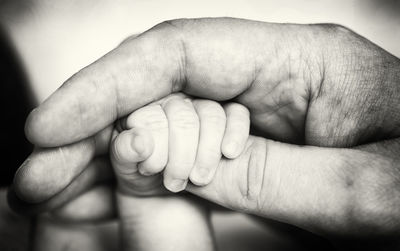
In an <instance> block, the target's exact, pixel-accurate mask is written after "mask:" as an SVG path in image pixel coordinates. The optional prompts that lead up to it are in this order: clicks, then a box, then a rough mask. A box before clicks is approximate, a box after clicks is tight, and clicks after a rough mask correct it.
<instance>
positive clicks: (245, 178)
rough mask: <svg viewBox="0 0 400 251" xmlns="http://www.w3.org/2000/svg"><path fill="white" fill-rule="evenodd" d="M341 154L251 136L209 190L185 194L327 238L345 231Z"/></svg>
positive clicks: (195, 189)
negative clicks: (328, 235) (338, 231)
mask: <svg viewBox="0 0 400 251" xmlns="http://www.w3.org/2000/svg"><path fill="white" fill-rule="evenodd" d="M342 154H343V153H342V151H340V150H337V149H330V148H320V147H312V146H297V145H291V144H285V143H280V142H276V141H272V140H266V139H264V138H260V137H255V136H250V137H249V139H248V142H247V145H246V148H245V150H244V151H243V153H242V154H241V156H239V157H238V158H236V159H232V160H230V159H221V161H220V163H219V166H218V169H217V172H216V174H215V176H214V178H213V180H212V181H211V183H210V184H208V185H206V186H203V187H198V186H195V185H193V184H190V185H189V186H188V187H187V191H189V192H190V193H193V194H195V195H197V196H199V197H202V198H204V199H207V200H210V201H212V202H214V203H217V204H219V205H222V206H225V207H227V208H230V209H233V210H236V211H241V212H246V213H250V214H254V215H258V216H262V217H265V218H270V219H274V220H278V221H281V222H285V223H289V224H292V225H296V226H298V227H301V228H304V229H307V230H310V231H312V232H316V233H320V234H327V233H328V232H332V230H335V231H336V230H338V229H341V228H344V227H346V225H345V224H344V222H346V214H345V213H346V212H348V210H347V209H348V207H347V206H348V205H349V201H351V193H349V190H346V187H345V185H344V184H345V183H346V182H345V179H346V174H345V173H343V170H345V168H343V163H344V161H343V156H342Z"/></svg>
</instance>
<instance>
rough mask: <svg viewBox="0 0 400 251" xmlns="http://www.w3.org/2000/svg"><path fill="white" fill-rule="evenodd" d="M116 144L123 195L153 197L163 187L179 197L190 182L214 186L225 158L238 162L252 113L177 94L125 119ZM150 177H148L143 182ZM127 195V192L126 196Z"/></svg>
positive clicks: (113, 158) (113, 156)
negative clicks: (213, 183) (213, 181)
mask: <svg viewBox="0 0 400 251" xmlns="http://www.w3.org/2000/svg"><path fill="white" fill-rule="evenodd" d="M117 127H119V131H120V133H118V131H117V130H115V132H114V135H113V141H112V143H111V149H110V154H111V162H112V164H113V167H114V170H115V173H116V175H117V178H118V182H119V185H120V186H119V188H120V189H122V190H123V192H127V193H134V194H137V193H139V194H142V195H143V194H154V192H160V191H161V188H162V186H160V185H161V176H160V175H154V174H157V173H160V172H162V171H163V180H164V186H165V187H166V188H167V189H168V190H170V191H172V192H179V191H182V190H184V189H185V187H186V185H187V182H188V179H190V181H191V182H192V183H194V184H195V185H200V186H202V185H206V184H208V183H210V182H211V180H212V178H213V176H214V174H215V171H216V169H217V167H218V165H219V162H220V159H221V158H222V156H224V157H226V158H229V159H233V158H236V157H238V156H239V155H240V154H241V153H242V151H243V149H244V148H245V145H246V141H247V139H248V136H249V129H250V118H249V111H248V110H247V108H245V107H244V106H242V105H240V104H237V103H228V104H226V105H223V106H222V105H221V104H219V103H218V102H215V101H211V100H204V99H192V98H190V97H188V96H185V95H183V94H173V95H170V96H168V97H166V98H164V99H162V100H159V101H156V102H154V103H152V104H149V105H147V106H145V107H142V108H141V109H138V110H136V111H135V112H133V113H132V114H130V115H129V116H128V117H127V118H126V119H124V120H121V122H120V124H119V126H117ZM144 176H147V177H144ZM124 190H125V191H124Z"/></svg>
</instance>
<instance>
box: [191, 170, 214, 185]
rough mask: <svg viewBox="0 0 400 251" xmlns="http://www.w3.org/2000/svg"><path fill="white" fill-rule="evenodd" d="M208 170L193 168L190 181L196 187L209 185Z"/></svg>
mask: <svg viewBox="0 0 400 251" xmlns="http://www.w3.org/2000/svg"><path fill="white" fill-rule="evenodd" d="M209 176H210V170H209V169H208V168H195V169H193V174H192V175H191V177H190V180H191V181H192V182H193V184H195V185H197V186H204V185H207V184H208V183H209V179H210V178H209Z"/></svg>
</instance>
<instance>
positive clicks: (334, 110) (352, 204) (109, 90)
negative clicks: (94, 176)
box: [15, 18, 400, 238]
mask: <svg viewBox="0 0 400 251" xmlns="http://www.w3.org/2000/svg"><path fill="white" fill-rule="evenodd" d="M399 81H400V61H399V59H398V58H396V57H394V56H393V55H391V54H389V53H388V52H386V51H384V50H382V49H381V48H379V47H378V46H376V45H374V44H372V43H371V42H369V41H368V40H366V39H365V38H363V37H360V36H358V35H357V34H355V33H354V32H352V31H350V30H348V29H346V28H343V27H340V26H337V25H328V24H322V25H292V24H270V23H262V22H255V21H247V20H239V19H229V18H222V19H197V20H173V21H167V22H164V23H162V24H160V25H158V26H156V27H154V28H153V29H151V30H149V31H147V32H145V33H143V34H142V35H140V36H139V37H137V38H132V39H128V40H126V41H125V42H124V43H122V44H121V45H120V46H119V47H118V48H116V49H115V50H113V51H111V52H110V53H109V54H107V55H105V56H104V57H102V58H101V59H99V60H98V61H97V62H95V63H93V64H91V65H90V66H88V67H87V68H85V69H83V70H81V71H80V72H79V73H77V74H76V75H74V76H73V77H72V78H70V79H69V80H68V81H67V82H66V83H65V84H64V85H63V86H62V87H61V88H60V89H59V90H57V91H56V92H55V93H54V94H53V95H52V96H51V97H50V98H49V99H48V100H46V101H45V102H44V103H43V104H42V105H41V106H39V107H38V109H36V110H34V111H33V112H32V113H31V114H30V116H29V118H28V120H27V123H26V134H27V136H28V138H29V139H30V140H31V141H32V142H33V143H34V144H36V145H38V146H42V147H55V148H53V149H47V153H46V154H55V155H57V153H56V152H57V151H58V152H59V153H61V154H64V158H67V160H69V159H71V160H72V159H75V160H77V161H75V163H73V165H74V167H71V166H62V165H61V166H60V168H59V169H57V171H58V172H61V173H65V174H68V175H65V176H63V180H62V181H60V180H56V179H55V178H54V177H51V175H48V176H45V175H43V176H40V177H39V178H38V175H37V174H38V173H41V172H43V173H46V172H48V171H49V170H50V169H51V168H54V166H53V164H52V163H49V161H50V162H51V161H52V160H54V159H56V158H51V159H47V160H46V161H47V163H48V166H47V165H44V164H43V163H46V162H43V156H46V154H37V153H36V154H34V155H32V156H31V158H30V161H29V162H27V163H25V165H24V166H23V167H22V168H21V169H20V171H19V173H18V174H17V176H16V179H15V189H16V193H17V194H18V196H19V197H20V198H21V199H24V200H26V201H28V202H32V203H38V202H43V201H45V200H46V199H48V198H50V197H52V196H53V195H54V194H56V193H57V192H59V191H61V190H62V189H63V188H65V187H66V186H67V185H68V184H70V183H71V181H72V180H73V179H74V178H75V177H77V176H78V175H79V173H80V172H81V171H82V170H83V169H84V168H85V167H86V165H87V164H88V163H89V162H90V161H91V159H93V158H94V157H95V156H96V155H97V153H96V142H98V141H95V140H94V138H95V137H96V135H99V134H98V133H99V132H100V131H101V130H102V129H104V128H106V127H107V126H109V125H111V124H112V123H113V122H114V121H115V120H116V119H118V118H120V117H123V116H125V115H126V114H128V113H130V112H132V111H134V110H135V109H137V108H139V107H141V106H143V105H145V104H147V103H149V102H151V101H154V100H157V99H159V98H162V97H164V96H166V95H168V94H169V93H171V92H177V91H182V92H185V93H187V94H190V95H193V96H199V97H204V98H207V99H214V100H218V101H223V100H231V99H234V100H235V101H236V102H239V103H241V104H243V105H245V106H246V107H247V108H248V109H249V110H250V113H251V122H252V125H253V126H254V128H255V129H256V130H257V131H258V134H259V135H260V136H262V137H252V139H251V141H250V142H249V144H248V148H247V150H246V151H245V153H244V154H243V155H242V156H241V157H240V158H239V161H232V162H227V161H224V160H223V161H222V162H221V163H220V167H219V168H218V171H217V173H216V176H215V178H214V180H213V181H212V183H211V184H209V185H207V186H204V187H193V186H189V187H188V189H187V190H188V191H190V192H191V193H194V194H196V195H198V196H200V197H203V198H206V199H208V200H211V201H214V202H216V203H218V204H221V205H223V206H227V207H229V208H232V209H234V210H239V211H245V212H248V213H251V214H255V215H259V216H262V217H265V218H272V219H276V220H279V221H283V222H287V223H290V224H293V225H296V226H299V227H302V228H305V229H307V230H310V231H313V232H315V233H318V234H323V235H325V236H327V237H337V235H342V236H344V237H349V238H353V237H363V236H371V235H374V236H376V237H390V236H397V235H398V234H399V229H400V226H399V225H400V223H399V222H400V213H399V212H398V210H397V208H398V207H399V206H400V197H399V192H400V188H399V185H398V181H399V177H400V176H399V175H400V174H399V172H398V169H399V156H400V155H399V152H400V145H399V142H400V141H399V139H398V137H399V134H400V127H399V123H400V116H399V113H398V110H399V108H400V99H399V97H400V85H399ZM267 138H268V139H267ZM270 139H274V140H279V141H281V142H282V143H281V142H276V141H272V140H270ZM105 142H107V141H105ZM303 144H304V145H305V146H299V145H303ZM56 147H61V148H56ZM59 149H62V151H60V150H59ZM74 149H75V150H74ZM78 150H79V151H78ZM78 152H79V153H78ZM65 153H68V154H65ZM39 162H40V163H41V167H40V169H38V163H39ZM35 165H36V167H35ZM233 166H234V167H235V169H233V168H230V167H233ZM232 170H235V171H234V172H232ZM34 172H35V175H33V174H34ZM227 177H229V178H227ZM32 191H34V192H32Z"/></svg>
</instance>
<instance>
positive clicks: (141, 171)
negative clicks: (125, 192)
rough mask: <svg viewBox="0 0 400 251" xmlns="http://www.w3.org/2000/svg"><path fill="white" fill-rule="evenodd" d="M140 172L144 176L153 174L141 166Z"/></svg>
mask: <svg viewBox="0 0 400 251" xmlns="http://www.w3.org/2000/svg"><path fill="white" fill-rule="evenodd" d="M139 173H140V174H141V175H143V176H150V175H153V173H151V172H149V171H147V170H144V169H143V168H139Z"/></svg>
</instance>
